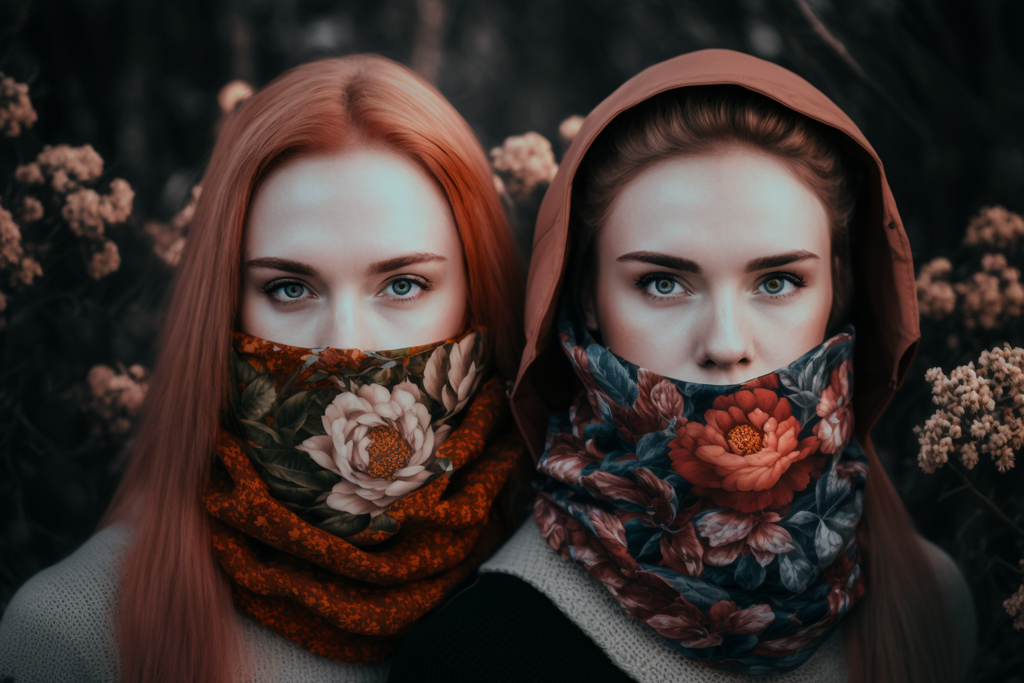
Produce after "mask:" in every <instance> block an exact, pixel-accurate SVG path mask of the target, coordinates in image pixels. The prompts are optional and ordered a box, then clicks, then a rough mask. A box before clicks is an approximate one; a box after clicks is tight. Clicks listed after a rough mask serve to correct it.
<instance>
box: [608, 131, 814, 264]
mask: <svg viewBox="0 0 1024 683" xmlns="http://www.w3.org/2000/svg"><path fill="white" fill-rule="evenodd" d="M599 241H600V243H601V244H602V245H604V246H606V247H611V248H613V249H621V250H622V251H623V252H625V251H634V250H650V251H660V252H665V253H673V254H679V255H688V256H687V258H691V259H694V260H698V257H699V256H701V255H703V256H704V257H705V259H711V258H714V259H715V260H720V261H724V260H730V259H732V258H734V260H737V261H740V260H743V261H744V262H745V260H746V259H747V258H754V257H758V256H763V255H765V254H766V253H779V252H782V251H790V250H794V249H809V250H812V251H815V252H816V253H820V251H819V250H821V249H822V246H823V245H824V247H825V248H826V249H827V247H828V245H829V243H830V236H829V229H828V217H827V214H826V211H825V207H824V206H823V205H822V203H821V201H820V200H819V199H818V197H817V195H816V194H815V193H814V192H813V191H812V190H811V189H810V188H809V187H808V186H807V185H806V184H805V183H804V182H803V181H802V180H800V179H799V178H798V177H797V176H796V175H795V174H794V173H793V171H792V170H791V169H790V168H789V167H788V166H787V165H786V163H785V162H783V161H782V160H781V159H778V158H776V157H774V156H770V155H768V154H764V153H761V152H758V151H756V150H752V149H747V148H743V147H732V148H727V149H725V150H722V151H721V152H718V153H713V154H706V155H697V156H685V157H675V158H672V159H669V160H666V161H663V162H661V163H658V164H656V165H654V166H652V167H650V168H648V169H645V170H644V171H643V172H642V173H641V174H640V175H638V176H637V177H635V178H633V179H632V180H631V181H630V182H629V183H627V184H626V186H625V187H623V188H622V190H621V192H620V193H619V196H618V197H617V198H616V200H615V201H614V202H613V204H612V207H611V211H610V212H609V215H608V218H607V220H606V221H605V224H604V226H602V229H601V235H600V237H599Z"/></svg>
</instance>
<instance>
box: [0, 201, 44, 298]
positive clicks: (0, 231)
mask: <svg viewBox="0 0 1024 683" xmlns="http://www.w3.org/2000/svg"><path fill="white" fill-rule="evenodd" d="M0 271H2V272H4V273H5V274H6V275H7V282H8V285H9V286H10V287H12V288H18V287H22V286H26V285H31V284H32V281H33V280H34V279H35V278H36V277H38V276H40V275H42V274H43V269H42V267H41V266H40V265H39V262H38V261H36V260H35V259H34V258H32V257H31V256H26V255H25V248H24V246H23V245H22V241H21V228H20V226H19V225H18V224H17V223H16V222H15V221H14V216H12V215H11V212H10V211H7V210H6V209H4V208H3V207H2V206H0ZM0 296H3V294H2V293H0ZM5 308H7V299H6V297H4V298H3V300H2V301H0V311H2V310H4V309H5Z"/></svg>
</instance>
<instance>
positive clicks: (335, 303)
mask: <svg viewBox="0 0 1024 683" xmlns="http://www.w3.org/2000/svg"><path fill="white" fill-rule="evenodd" d="M364 298H365V297H363V296H361V295H360V293H359V292H356V291H351V290H348V291H346V290H341V291H337V292H335V293H334V294H333V296H332V297H331V310H330V315H329V316H328V320H329V329H328V330H327V331H326V335H325V336H326V337H327V340H328V344H327V345H328V346H331V347H334V348H338V349H360V350H363V351H373V350H376V348H377V347H376V346H375V345H374V335H373V325H372V321H370V320H369V311H368V310H367V308H368V307H367V306H366V302H365V301H364Z"/></svg>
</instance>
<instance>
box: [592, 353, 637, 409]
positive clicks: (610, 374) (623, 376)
mask: <svg viewBox="0 0 1024 683" xmlns="http://www.w3.org/2000/svg"><path fill="white" fill-rule="evenodd" d="M587 358H588V360H589V361H590V368H589V369H590V376H591V377H593V378H594V381H595V382H596V383H597V386H598V387H599V388H600V389H601V391H603V392H604V394H605V395H606V396H607V397H608V398H609V399H611V400H612V401H615V402H616V403H617V404H619V405H620V406H622V407H623V408H629V407H630V406H632V405H633V404H634V403H636V399H637V396H639V395H640V390H639V388H637V386H636V382H634V381H633V380H632V379H630V377H629V373H628V372H626V369H625V368H623V367H622V364H621V363H620V362H619V361H618V360H617V359H616V358H615V356H614V355H612V353H611V352H610V351H608V350H607V349H605V348H604V347H602V346H598V345H597V344H591V345H590V346H588V347H587ZM601 418H602V419H604V415H602V416H601ZM606 421H607V422H610V421H611V419H610V414H609V419H608V420H606Z"/></svg>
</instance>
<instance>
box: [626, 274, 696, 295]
mask: <svg viewBox="0 0 1024 683" xmlns="http://www.w3.org/2000/svg"><path fill="white" fill-rule="evenodd" d="M637 285H638V286H639V287H640V288H641V289H642V290H643V291H644V292H646V293H647V295H648V296H650V297H652V298H665V297H670V296H676V295H679V294H683V293H685V292H686V289H685V288H684V287H683V286H682V285H681V284H680V283H679V282H677V281H676V280H675V279H673V278H671V277H666V276H664V275H657V274H654V275H648V276H645V277H642V278H640V280H639V281H638V282H637Z"/></svg>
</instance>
